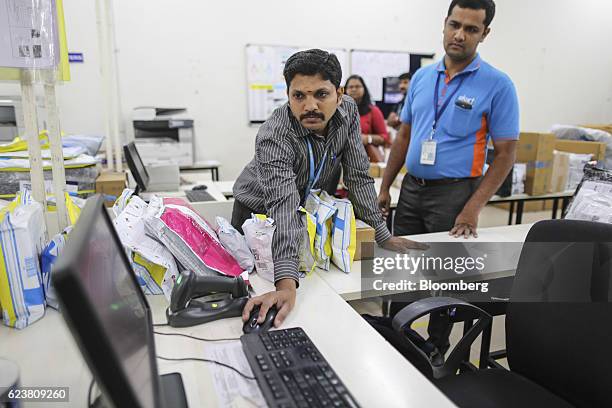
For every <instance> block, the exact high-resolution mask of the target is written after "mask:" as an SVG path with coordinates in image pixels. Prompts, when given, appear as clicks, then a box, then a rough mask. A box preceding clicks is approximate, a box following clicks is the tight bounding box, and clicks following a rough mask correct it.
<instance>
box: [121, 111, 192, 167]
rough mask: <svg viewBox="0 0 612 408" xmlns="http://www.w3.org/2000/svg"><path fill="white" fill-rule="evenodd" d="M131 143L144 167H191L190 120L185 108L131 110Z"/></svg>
mask: <svg viewBox="0 0 612 408" xmlns="http://www.w3.org/2000/svg"><path fill="white" fill-rule="evenodd" d="M132 123H133V126H134V140H135V142H136V145H137V146H138V151H139V152H140V155H141V157H142V160H143V161H144V163H145V164H146V165H150V164H153V163H160V162H161V163H163V162H166V163H167V162H173V163H176V164H178V165H179V166H180V167H189V166H193V162H194V159H193V156H194V153H193V150H194V149H193V143H194V135H193V119H190V118H189V117H188V116H187V109H185V108H159V107H138V108H134V112H133V115H132Z"/></svg>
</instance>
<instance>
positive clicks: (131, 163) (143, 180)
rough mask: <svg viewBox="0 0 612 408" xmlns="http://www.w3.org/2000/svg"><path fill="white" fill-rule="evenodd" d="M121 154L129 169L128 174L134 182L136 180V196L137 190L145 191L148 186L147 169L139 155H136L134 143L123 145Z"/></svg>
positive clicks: (136, 150)
mask: <svg viewBox="0 0 612 408" xmlns="http://www.w3.org/2000/svg"><path fill="white" fill-rule="evenodd" d="M123 153H124V154H125V160H126V161H127V164H128V167H129V168H130V172H131V173H132V176H134V180H136V184H137V186H138V188H137V189H136V190H137V191H136V194H138V190H140V191H147V187H148V185H149V173H148V172H147V169H146V167H145V165H144V163H143V162H142V159H141V158H140V154H138V149H136V144H135V143H134V142H130V143H128V144H126V145H124V146H123Z"/></svg>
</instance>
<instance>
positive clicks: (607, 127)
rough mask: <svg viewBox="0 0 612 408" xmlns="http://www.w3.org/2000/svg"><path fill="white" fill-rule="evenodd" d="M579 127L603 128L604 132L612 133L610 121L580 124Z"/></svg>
mask: <svg viewBox="0 0 612 408" xmlns="http://www.w3.org/2000/svg"><path fill="white" fill-rule="evenodd" d="M580 126H581V127H585V128H589V129H597V130H603V131H604V132H608V133H609V134H611V135H612V123H610V124H608V125H580Z"/></svg>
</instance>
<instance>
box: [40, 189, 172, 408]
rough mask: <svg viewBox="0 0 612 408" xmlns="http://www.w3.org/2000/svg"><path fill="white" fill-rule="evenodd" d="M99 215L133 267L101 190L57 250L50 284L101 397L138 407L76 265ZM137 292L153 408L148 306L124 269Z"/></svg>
mask: <svg viewBox="0 0 612 408" xmlns="http://www.w3.org/2000/svg"><path fill="white" fill-rule="evenodd" d="M100 214H102V215H101V216H102V217H103V218H104V222H106V224H107V226H108V227H109V230H110V231H111V235H112V239H113V240H114V241H115V243H116V244H117V249H118V251H119V252H120V253H121V255H120V256H121V258H122V260H123V262H124V264H125V266H126V268H127V269H128V271H132V268H131V266H130V263H129V261H128V258H127V256H126V254H125V252H124V251H123V247H122V246H121V243H120V240H119V236H118V235H117V232H116V231H115V228H114V226H113V224H112V221H111V219H110V217H109V215H108V213H107V209H106V207H105V206H104V198H103V196H102V195H100V194H96V195H95V196H93V197H91V198H89V199H88V200H87V203H86V205H85V208H84V209H83V211H82V212H81V215H80V217H79V221H78V222H77V224H76V225H75V227H74V230H73V231H72V232H71V234H70V236H69V238H68V240H67V243H66V247H65V248H64V251H63V253H62V255H61V256H60V257H59V258H58V261H57V264H56V266H55V268H54V270H53V274H52V277H53V284H54V286H55V289H56V291H57V294H58V298H59V301H60V305H61V309H60V310H61V312H62V315H63V317H64V319H65V320H66V323H67V324H68V327H69V328H70V331H71V333H72V335H73V336H74V338H75V340H76V343H77V345H78V347H79V349H80V351H81V354H82V355H83V357H84V359H85V361H86V362H87V365H88V366H89V369H90V370H91V372H92V373H93V375H94V378H95V379H96V382H97V384H98V386H99V387H100V389H101V390H102V392H103V393H104V395H105V397H106V398H108V399H109V400H110V401H111V402H112V403H113V404H114V405H115V406H117V407H119V406H129V407H138V406H139V402H138V398H137V390H134V389H132V387H131V386H130V382H129V381H128V378H127V374H126V373H125V372H124V370H123V366H122V364H121V361H120V360H119V359H120V357H119V356H117V355H115V353H114V352H113V348H112V346H111V343H110V341H109V340H108V338H107V336H106V334H105V331H104V328H103V326H102V323H101V322H100V321H99V320H98V318H97V316H96V313H95V312H94V306H93V305H92V303H91V302H90V301H89V299H88V297H87V294H86V291H85V288H83V286H82V285H81V282H80V279H79V277H78V271H77V270H76V268H75V266H76V265H78V263H77V260H78V259H79V258H80V254H81V253H82V251H83V250H84V246H85V245H86V243H87V242H88V240H87V237H88V235H89V233H90V231H91V230H92V228H94V226H95V223H96V221H97V217H99V216H100ZM129 275H130V276H131V279H132V283H133V284H134V286H135V288H136V292H137V293H138V296H139V297H140V300H141V302H142V304H143V307H144V310H145V315H146V316H145V318H146V319H147V325H148V336H147V342H148V345H147V346H148V349H149V350H150V352H149V354H150V356H149V357H150V365H151V381H152V389H153V399H154V403H155V407H157V408H160V407H161V397H162V396H161V388H160V379H159V374H158V369H157V361H156V352H155V339H154V335H153V321H152V316H151V309H150V307H149V304H148V302H147V300H146V298H145V296H144V293H143V292H142V290H141V289H140V287H139V285H138V281H137V280H136V276H135V275H134V273H130V274H129Z"/></svg>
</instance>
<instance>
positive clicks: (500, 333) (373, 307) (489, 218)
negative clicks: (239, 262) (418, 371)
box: [349, 206, 551, 366]
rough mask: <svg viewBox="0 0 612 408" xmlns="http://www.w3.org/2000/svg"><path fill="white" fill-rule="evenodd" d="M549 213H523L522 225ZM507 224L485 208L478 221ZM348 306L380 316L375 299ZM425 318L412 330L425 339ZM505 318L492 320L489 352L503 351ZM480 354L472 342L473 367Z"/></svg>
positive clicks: (502, 213) (501, 214) (455, 335)
mask: <svg viewBox="0 0 612 408" xmlns="http://www.w3.org/2000/svg"><path fill="white" fill-rule="evenodd" d="M550 217H551V212H550V211H540V212H525V213H523V223H524V224H528V223H533V222H537V221H540V220H545V219H550ZM507 223H508V211H506V210H503V209H500V208H496V207H492V206H487V207H485V209H484V210H483V211H482V213H481V214H480V219H479V227H480V228H485V227H495V226H502V225H507ZM349 304H350V305H351V306H352V307H353V308H354V309H355V310H356V311H357V312H358V313H360V314H370V315H373V316H380V315H381V300H380V299H377V298H373V299H366V300H358V301H351V302H349ZM427 320H428V319H427V318H426V317H425V318H422V319H419V320H417V321H416V322H415V323H414V324H413V326H412V327H413V329H415V330H416V331H417V332H418V333H419V334H421V335H423V336H424V337H427ZM504 324H505V316H496V317H495V318H494V319H493V334H492V338H491V348H490V350H492V351H496V350H500V349H505V344H506V341H505V329H504ZM462 330H463V327H462V325H461V324H456V325H455V327H454V328H453V331H452V332H451V347H452V345H454V344H456V343H457V342H458V341H459V340H460V339H461V333H462ZM479 353H480V339H478V340H476V341H475V342H474V347H472V353H471V358H470V361H471V362H472V363H474V364H475V365H478V362H479V361H478V356H479ZM499 362H500V364H502V365H504V366H506V365H507V364H506V361H505V360H501V361H499Z"/></svg>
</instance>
